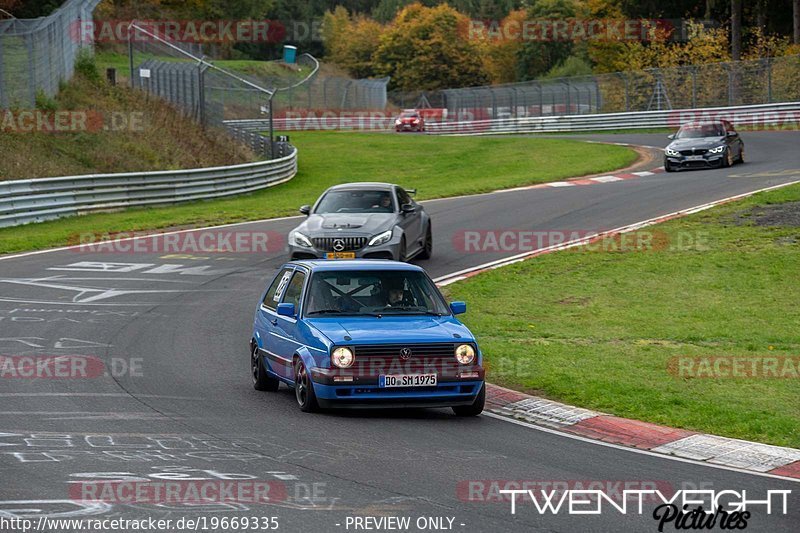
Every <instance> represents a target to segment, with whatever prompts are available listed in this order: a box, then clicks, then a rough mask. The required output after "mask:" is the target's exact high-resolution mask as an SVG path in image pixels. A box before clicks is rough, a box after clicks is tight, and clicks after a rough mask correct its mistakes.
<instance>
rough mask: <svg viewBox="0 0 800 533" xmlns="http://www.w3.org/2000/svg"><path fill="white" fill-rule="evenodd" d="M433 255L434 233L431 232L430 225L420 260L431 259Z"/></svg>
mask: <svg viewBox="0 0 800 533" xmlns="http://www.w3.org/2000/svg"><path fill="white" fill-rule="evenodd" d="M432 255H433V232H432V231H431V225H430V223H428V231H426V232H425V245H424V246H423V247H422V251H421V252H420V253H419V258H420V259H430V258H431V256H432Z"/></svg>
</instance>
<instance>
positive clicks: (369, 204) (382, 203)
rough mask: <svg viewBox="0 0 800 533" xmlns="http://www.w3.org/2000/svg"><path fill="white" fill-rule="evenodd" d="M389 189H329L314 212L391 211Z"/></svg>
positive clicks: (392, 208)
mask: <svg viewBox="0 0 800 533" xmlns="http://www.w3.org/2000/svg"><path fill="white" fill-rule="evenodd" d="M392 212H394V203H393V202H392V193H391V192H389V191H361V190H358V191H330V192H327V193H326V194H325V196H323V197H322V200H320V202H319V205H318V206H317V208H316V209H315V210H314V213H316V214H318V215H321V214H325V213H392Z"/></svg>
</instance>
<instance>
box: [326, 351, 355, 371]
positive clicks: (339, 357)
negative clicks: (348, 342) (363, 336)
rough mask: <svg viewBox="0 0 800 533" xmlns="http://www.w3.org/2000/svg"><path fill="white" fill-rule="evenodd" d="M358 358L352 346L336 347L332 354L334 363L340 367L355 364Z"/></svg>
mask: <svg viewBox="0 0 800 533" xmlns="http://www.w3.org/2000/svg"><path fill="white" fill-rule="evenodd" d="M355 360H356V358H355V356H354V355H353V352H352V351H351V350H350V348H336V349H335V350H334V351H333V353H332V354H331V361H333V365H334V366H336V367H339V368H349V367H351V366H353V361H355Z"/></svg>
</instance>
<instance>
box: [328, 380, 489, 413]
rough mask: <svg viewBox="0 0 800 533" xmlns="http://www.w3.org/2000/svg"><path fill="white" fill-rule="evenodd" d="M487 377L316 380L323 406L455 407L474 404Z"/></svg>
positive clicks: (360, 407)
mask: <svg viewBox="0 0 800 533" xmlns="http://www.w3.org/2000/svg"><path fill="white" fill-rule="evenodd" d="M482 386H483V381H453V382H440V383H439V384H438V385H437V386H436V387H420V388H378V387H375V386H372V385H322V384H320V383H314V392H315V393H316V396H317V401H318V402H319V404H320V406H321V407H331V408H357V409H363V408H393V407H455V406H459V405H471V404H472V403H474V402H475V398H476V396H477V395H478V393H479V392H480V390H481V387H482Z"/></svg>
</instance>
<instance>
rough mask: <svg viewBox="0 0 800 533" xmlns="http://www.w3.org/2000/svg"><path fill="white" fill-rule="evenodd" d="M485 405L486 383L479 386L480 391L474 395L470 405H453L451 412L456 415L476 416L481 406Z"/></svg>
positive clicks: (480, 410)
mask: <svg viewBox="0 0 800 533" xmlns="http://www.w3.org/2000/svg"><path fill="white" fill-rule="evenodd" d="M485 405H486V384H485V383H484V384H483V385H482V386H481V391H480V392H479V393H478V395H477V396H476V397H475V401H474V402H472V405H457V406H455V407H453V412H454V413H455V414H456V416H478V415H479V414H481V413H482V412H483V407H484V406H485Z"/></svg>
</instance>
